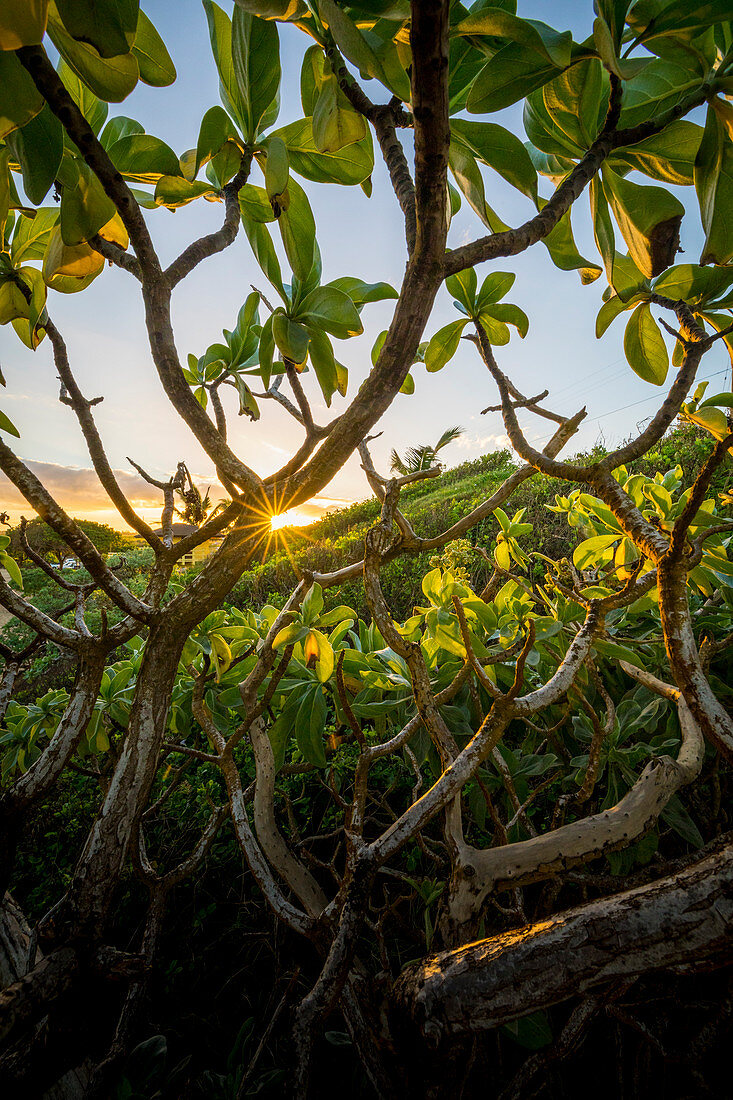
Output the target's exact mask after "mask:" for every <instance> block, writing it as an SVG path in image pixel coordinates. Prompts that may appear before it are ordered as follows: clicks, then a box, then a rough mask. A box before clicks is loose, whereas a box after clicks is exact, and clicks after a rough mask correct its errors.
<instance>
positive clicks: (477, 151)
mask: <svg viewBox="0 0 733 1100" xmlns="http://www.w3.org/2000/svg"><path fill="white" fill-rule="evenodd" d="M451 137H452V139H453V140H458V141H460V142H462V143H463V144H464V145H465V146H466V148H467V149H468V150H469V151H470V152H471V153H472V154H473V155H474V156H475V157H477V158H478V159H479V160H480V161H482V162H483V163H484V164H487V165H488V166H489V168H493V169H494V171H495V172H498V173H499V175H500V176H502V177H503V179H505V180H506V181H507V183H510V184H511V185H512V187H516V188H517V190H518V191H521V192H522V194H524V195H527V196H528V197H529V198H530V199H532V200H534V201H536V199H537V171H536V169H535V167H534V165H533V164H532V161H531V159H530V156H529V153H528V152H527V150H526V148H525V147H524V145H523V144H522V142H521V141H520V140H519V138H518V137H516V135H514V134H512V133H511V132H510V131H509V130H505V129H504V127H503V126H497V125H496V124H495V123H493V122H472V121H470V120H466V119H459V118H455V119H452V120H451Z"/></svg>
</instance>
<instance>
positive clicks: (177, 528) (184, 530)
mask: <svg viewBox="0 0 733 1100" xmlns="http://www.w3.org/2000/svg"><path fill="white" fill-rule="evenodd" d="M171 530H172V532H173V538H174V539H183V538H185V537H186V535H192V534H193V533H194V531H198V530H199V528H198V527H196V525H195V524H193V523H173V524H171ZM153 534H155V535H160V536H161V538H162V536H163V528H162V527H158V528H156V530H155V531H154V532H153ZM135 538H136V539H137V540H138V541H139V542H144V541H145V539H144V538H143V536H142V535H140V534H135ZM223 538H224V535H223V534H221V533H219V534H218V535H211V536H210V537H209V538H208V539H207V542H212V541H215V540H219V541H221V540H223Z"/></svg>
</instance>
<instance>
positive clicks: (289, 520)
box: [270, 508, 318, 531]
mask: <svg viewBox="0 0 733 1100" xmlns="http://www.w3.org/2000/svg"><path fill="white" fill-rule="evenodd" d="M317 518H318V517H317V516H306V515H304V514H303V513H302V512H299V511H298V510H297V508H290V509H289V510H288V511H287V512H281V513H280V515H279V516H272V518H271V519H270V528H271V530H273V531H279V530H280V528H281V527H307V526H308V524H309V523H313V522H315V520H316V519H317Z"/></svg>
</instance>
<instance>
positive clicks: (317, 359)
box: [308, 325, 338, 408]
mask: <svg viewBox="0 0 733 1100" xmlns="http://www.w3.org/2000/svg"><path fill="white" fill-rule="evenodd" d="M308 334H309V337H310V340H309V343H308V354H309V355H310V361H311V363H312V364H313V370H314V371H315V373H316V378H317V379H318V385H319V386H320V387H321V392H322V394H323V398H324V400H325V402H326V406H327V407H328V408H330V407H331V400H332V398H333V395H334V394H335V393H336V390H337V389H338V372H337V369H336V360H335V358H334V354H333V347H332V346H331V341H330V340H329V338H328V336H327V335H326V333H325V332H321V331H320V329H317V328H314V327H313V326H311V325H308Z"/></svg>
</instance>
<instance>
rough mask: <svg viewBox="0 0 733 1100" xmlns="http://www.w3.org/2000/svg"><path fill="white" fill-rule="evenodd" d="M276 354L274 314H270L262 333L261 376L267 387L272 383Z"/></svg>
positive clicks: (263, 383)
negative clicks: (273, 326)
mask: <svg viewBox="0 0 733 1100" xmlns="http://www.w3.org/2000/svg"><path fill="white" fill-rule="evenodd" d="M274 355H275V340H274V337H273V335H272V316H270V317H268V318H267V320H266V321H265V323H264V325H263V326H262V332H261V333H260V354H259V359H260V377H261V378H262V385H263V386H264V387H265V389H267V388H268V387H269V385H270V377H271V375H272V368H273V359H274Z"/></svg>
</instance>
